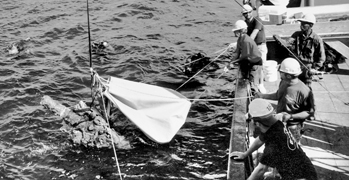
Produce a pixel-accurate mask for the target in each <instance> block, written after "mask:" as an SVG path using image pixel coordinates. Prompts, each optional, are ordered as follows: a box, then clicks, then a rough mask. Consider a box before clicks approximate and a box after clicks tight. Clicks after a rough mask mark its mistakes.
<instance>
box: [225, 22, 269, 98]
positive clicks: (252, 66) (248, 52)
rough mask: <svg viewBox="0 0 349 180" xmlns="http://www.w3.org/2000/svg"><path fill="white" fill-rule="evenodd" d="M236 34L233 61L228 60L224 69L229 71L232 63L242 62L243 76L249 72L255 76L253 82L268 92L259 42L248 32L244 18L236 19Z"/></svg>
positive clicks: (260, 89)
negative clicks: (265, 86)
mask: <svg viewBox="0 0 349 180" xmlns="http://www.w3.org/2000/svg"><path fill="white" fill-rule="evenodd" d="M232 31H233V32H234V34H235V36H236V37H238V40H237V44H236V51H235V56H234V57H233V58H232V62H228V63H227V64H226V66H225V68H224V71H228V70H229V67H230V64H231V63H237V62H239V63H240V68H241V72H242V73H243V76H245V78H246V77H248V76H249V74H248V73H249V72H251V74H252V76H253V78H254V79H253V83H254V85H255V86H256V87H257V88H258V90H259V91H260V92H263V93H266V90H265V88H264V82H263V80H264V77H263V71H262V67H263V60H262V58H261V52H260V51H259V50H258V47H257V44H256V43H255V42H254V41H253V39H252V38H251V37H250V36H248V35H247V34H246V32H247V24H246V22H245V21H243V20H238V21H236V23H235V25H234V28H233V29H232Z"/></svg>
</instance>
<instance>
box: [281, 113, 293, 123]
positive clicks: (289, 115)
mask: <svg viewBox="0 0 349 180" xmlns="http://www.w3.org/2000/svg"><path fill="white" fill-rule="evenodd" d="M282 114H283V115H282V122H287V121H289V120H290V119H292V115H291V114H288V113H286V112H283V113H282Z"/></svg>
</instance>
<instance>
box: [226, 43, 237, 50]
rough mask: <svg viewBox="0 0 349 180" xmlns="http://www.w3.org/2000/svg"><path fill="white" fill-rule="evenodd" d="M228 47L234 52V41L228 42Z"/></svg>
mask: <svg viewBox="0 0 349 180" xmlns="http://www.w3.org/2000/svg"><path fill="white" fill-rule="evenodd" d="M228 48H230V49H232V51H233V52H235V50H236V42H234V43H230V44H229V46H228Z"/></svg>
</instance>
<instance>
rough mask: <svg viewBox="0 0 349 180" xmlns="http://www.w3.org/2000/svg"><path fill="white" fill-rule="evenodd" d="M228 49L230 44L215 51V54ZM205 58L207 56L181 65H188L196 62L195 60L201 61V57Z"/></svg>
mask: <svg viewBox="0 0 349 180" xmlns="http://www.w3.org/2000/svg"><path fill="white" fill-rule="evenodd" d="M228 49H229V46H228V47H226V48H223V49H220V50H218V51H216V52H214V53H213V54H217V53H219V52H222V51H227V50H228ZM213 54H211V55H213ZM211 55H210V56H211ZM203 58H206V57H202V58H199V59H196V60H194V61H191V62H189V63H185V64H183V65H181V66H186V65H189V64H191V63H194V62H197V61H200V60H201V59H203Z"/></svg>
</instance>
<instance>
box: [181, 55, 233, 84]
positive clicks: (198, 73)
mask: <svg viewBox="0 0 349 180" xmlns="http://www.w3.org/2000/svg"><path fill="white" fill-rule="evenodd" d="M227 50H228V48H225V49H224V50H223V52H221V53H220V54H219V55H218V56H217V57H215V58H214V59H213V60H212V61H211V62H210V63H208V64H207V65H206V66H205V67H203V68H202V69H200V70H199V71H198V72H197V73H196V74H194V75H193V76H192V77H190V78H189V79H188V80H187V81H185V82H184V83H183V84H182V85H180V86H179V87H178V88H177V89H176V91H177V90H178V89H180V88H181V87H183V86H184V85H185V84H187V83H188V82H189V81H190V80H192V79H193V78H194V77H195V76H197V75H198V74H199V73H200V72H202V71H203V70H204V69H205V68H206V67H207V66H209V65H210V64H211V63H213V62H214V61H216V60H217V59H218V58H219V57H220V56H221V55H222V54H224V53H225V52H226V51H227Z"/></svg>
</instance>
